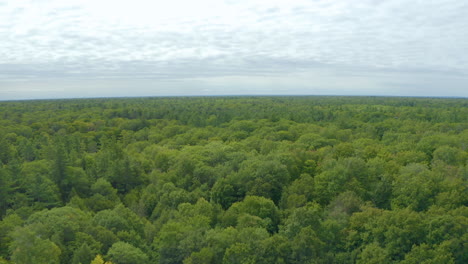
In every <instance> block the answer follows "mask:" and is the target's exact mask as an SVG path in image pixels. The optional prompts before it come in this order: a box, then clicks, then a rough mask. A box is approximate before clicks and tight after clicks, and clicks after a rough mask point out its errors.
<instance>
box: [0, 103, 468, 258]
mask: <svg viewBox="0 0 468 264" xmlns="http://www.w3.org/2000/svg"><path fill="white" fill-rule="evenodd" d="M467 151H468V100H466V99H429V98H380V97H212V98H205V97H198V98H197V97H196V98H132V99H128V98H127V99H80V100H46V101H17V102H2V103H0V216H1V218H0V219H1V221H0V263H18V264H23V263H25V264H26V263H27V264H29V263H36V264H41V263H64V264H65V263H73V264H78V263H82V264H89V263H116V264H126V263H129V264H130V263H132V264H139V263H142V264H143V263H184V264H195V263H226V264H228V263H265V264H267V263H268V264H269V263H292V264H294V263H406V264H408V263H468V249H467V242H468V233H467V232H466V231H467V228H468V218H467V217H468V209H467V204H468V192H467V178H468V167H467V158H468V152H467Z"/></svg>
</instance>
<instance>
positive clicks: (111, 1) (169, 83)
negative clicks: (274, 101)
mask: <svg viewBox="0 0 468 264" xmlns="http://www.w3.org/2000/svg"><path fill="white" fill-rule="evenodd" d="M224 94H226V95H241V94H242V95H244V94H253V95H257V94H262V95H278V94H296V95H299V94H301V95H303V94H311V95H402V96H462V97H468V1H465V0H434V1H429V0H386V1H383V0H348V1H345V0H341V1H339V0H315V1H313V0H309V1H308V0H285V1H280V0H232V1H230V0H226V1H222V0H196V1H194V0H186V1H181V0H163V1H159V0H151V1H143V0H131V1H119V0H89V1H87V0H57V1H52V0H51V1H48V0H31V1H22V0H11V1H2V0H0V100H9V99H31V98H69V97H101V96H105V97H114V96H167V95H224Z"/></svg>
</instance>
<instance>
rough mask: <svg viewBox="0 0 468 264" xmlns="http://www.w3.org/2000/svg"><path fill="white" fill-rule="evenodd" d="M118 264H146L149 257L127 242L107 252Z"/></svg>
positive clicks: (114, 246) (119, 243)
mask: <svg viewBox="0 0 468 264" xmlns="http://www.w3.org/2000/svg"><path fill="white" fill-rule="evenodd" d="M107 255H109V258H110V259H111V260H112V261H113V262H114V263H116V264H146V263H148V256H147V255H146V254H145V253H143V251H141V249H139V248H137V247H134V246H132V245H130V244H128V243H125V242H117V243H115V244H114V245H112V247H111V248H110V249H109V252H107Z"/></svg>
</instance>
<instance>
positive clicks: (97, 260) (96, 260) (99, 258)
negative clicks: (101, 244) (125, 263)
mask: <svg viewBox="0 0 468 264" xmlns="http://www.w3.org/2000/svg"><path fill="white" fill-rule="evenodd" d="M91 264H112V262H110V261H105V262H104V259H103V258H102V256H101V255H99V254H98V255H97V256H96V257H95V258H94V260H93V261H91Z"/></svg>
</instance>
